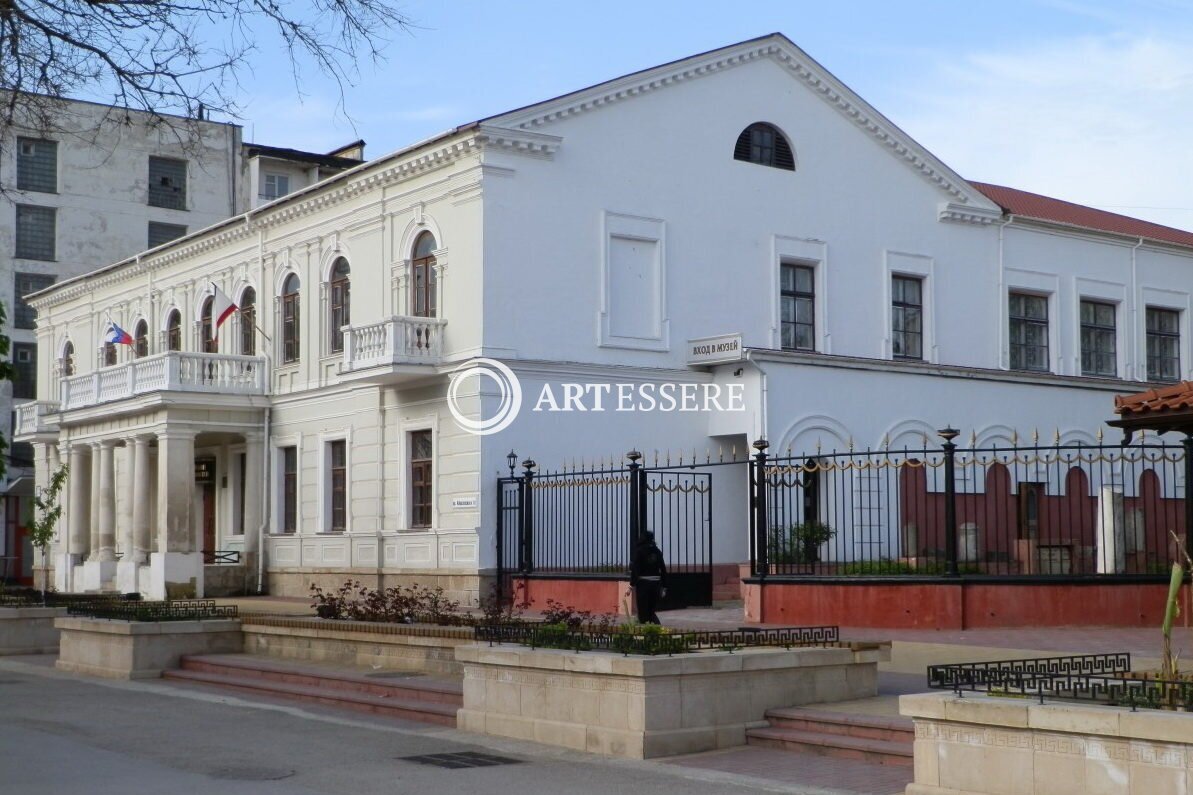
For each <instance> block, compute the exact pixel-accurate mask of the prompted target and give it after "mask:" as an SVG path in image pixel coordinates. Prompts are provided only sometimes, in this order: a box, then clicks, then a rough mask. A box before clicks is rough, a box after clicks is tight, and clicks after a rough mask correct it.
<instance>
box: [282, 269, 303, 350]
mask: <svg viewBox="0 0 1193 795" xmlns="http://www.w3.org/2000/svg"><path fill="white" fill-rule="evenodd" d="M298 288H299V282H298V277H297V276H296V275H294V274H293V273H291V274H290V275H289V276H287V277H286V281H285V282H284V283H283V284H282V362H283V363H289V362H296V361H298V352H299V343H300V341H301V340H300V339H299V336H300V335H299V327H298V319H299V295H298Z"/></svg>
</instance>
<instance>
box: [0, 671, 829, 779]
mask: <svg viewBox="0 0 1193 795" xmlns="http://www.w3.org/2000/svg"><path fill="white" fill-rule="evenodd" d="M50 664H51V661H50V659H49V658H27V657H9V658H0V793H3V794H4V795H8V794H9V793H12V795H17V794H18V793H19V794H20V795H75V794H76V793H78V795H139V794H140V793H146V795H149V794H152V795H192V794H193V795H207V794H208V793H218V794H219V795H314V794H316V793H318V794H323V793H326V794H327V795H332V794H333V793H334V794H335V795H339V794H340V793H345V794H351V795H374V793H376V794H377V795H381V794H382V793H384V794H385V795H393V794H394V793H420V794H422V793H434V795H452V794H453V793H460V794H461V795H490V793H519V795H529V794H531V793H567V794H568V795H571V793H577V795H582V794H583V793H620V792H625V793H634V795H651V793H676V792H683V793H686V794H687V795H704V793H708V795H713V794H714V793H717V794H718V795H723V794H725V793H749V792H802V793H823V792H825V791H824V790H820V789H808V788H800V787H798V786H789V785H786V784H785V783H782V782H775V781H765V780H763V779H754V778H747V777H742V776H737V775H733V774H722V773H715V772H708V771H700V770H691V769H685V768H681V767H676V766H673V765H661V764H657V763H654V762H640V761H630V760H608V759H602V758H599V757H593V756H589V755H586V754H579V753H574V752H570V751H565V750H557V749H553V748H549V747H547V746H541V745H537V744H532V743H521V742H516V741H504V740H500V739H497V738H488V737H481V736H478V735H471V734H466V733H463V732H457V731H455V730H450V729H444V728H440V727H428V726H425V725H423V724H419V723H408V722H401V721H395V720H380V719H374V718H371V717H369V716H356V715H354V714H351V713H344V712H338V711H333V710H326V709H321V708H319V707H309V706H307V705H297V704H293V703H285V702H280V701H270V700H265V699H258V698H256V697H253V696H239V695H224V694H222V693H220V692H219V691H216V690H211V689H204V688H199V687H194V686H187V685H180V684H178V685H176V684H172V683H168V682H164V681H152V682H107V681H103V680H98V679H89V678H83V677H76V676H71V675H67V674H63V673H61V672H58V671H56V670H54V669H53V668H52V667H50ZM461 752H465V753H467V752H480V753H484V754H489V755H495V756H498V757H504V758H507V759H510V760H516V761H513V762H512V763H508V764H497V765H491V766H485V767H453V768H445V767H439V766H435V765H430V764H423V763H419V762H417V761H414V760H410V759H408V758H407V757H411V756H418V755H428V754H454V753H461ZM481 761H483V760H481Z"/></svg>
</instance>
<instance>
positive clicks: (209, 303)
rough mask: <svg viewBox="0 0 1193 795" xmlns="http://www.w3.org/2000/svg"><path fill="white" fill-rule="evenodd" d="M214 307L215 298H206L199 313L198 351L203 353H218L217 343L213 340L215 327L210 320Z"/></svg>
mask: <svg viewBox="0 0 1193 795" xmlns="http://www.w3.org/2000/svg"><path fill="white" fill-rule="evenodd" d="M214 306H215V298H213V297H211V296H208V297H207V298H205V299H204V300H203V309H202V311H200V312H199V337H200V340H199V350H201V351H203V353H219V343H217V342H216V341H215V339H214V337H215V326H214V325H213V323H212V320H211V311H212V308H213V307H214Z"/></svg>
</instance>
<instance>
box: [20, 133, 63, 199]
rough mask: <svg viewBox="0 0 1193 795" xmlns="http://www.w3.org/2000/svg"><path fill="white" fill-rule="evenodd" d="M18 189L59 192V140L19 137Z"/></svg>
mask: <svg viewBox="0 0 1193 795" xmlns="http://www.w3.org/2000/svg"><path fill="white" fill-rule="evenodd" d="M17 190H29V191H36V192H38V193H57V192H58V142H57V141H47V140H45V139H44V138H22V137H18V138H17Z"/></svg>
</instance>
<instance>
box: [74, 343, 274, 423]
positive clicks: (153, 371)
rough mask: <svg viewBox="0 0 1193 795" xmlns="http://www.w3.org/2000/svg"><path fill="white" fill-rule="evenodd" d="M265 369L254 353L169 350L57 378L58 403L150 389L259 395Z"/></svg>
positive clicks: (113, 398) (84, 404)
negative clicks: (232, 353) (227, 353)
mask: <svg viewBox="0 0 1193 795" xmlns="http://www.w3.org/2000/svg"><path fill="white" fill-rule="evenodd" d="M267 375H268V374H267V372H266V363H265V359H264V358H262V357H259V356H229V355H224V354H217V353H186V352H182V351H169V352H167V353H159V354H156V355H154V356H145V357H143V358H140V359H135V360H133V361H131V362H127V363H125V364H118V365H115V366H113V367H103V368H101V369H99V370H95V371H94V372H90V373H82V374H80V375H72V376H67V377H65V378H63V379H62V380H61V381H60V383H59V398H60V404H59V407H58V409H59V410H60V411H62V412H68V411H75V410H78V409H86V408H90V407H93V406H100V405H105V404H110V403H115V402H117V401H122V400H127V399H129V398H134V397H140V396H145V395H152V394H154V393H195V394H208V395H213V396H215V395H230V396H246V397H253V396H261V395H266V394H268V389H267V383H268V381H267Z"/></svg>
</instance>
